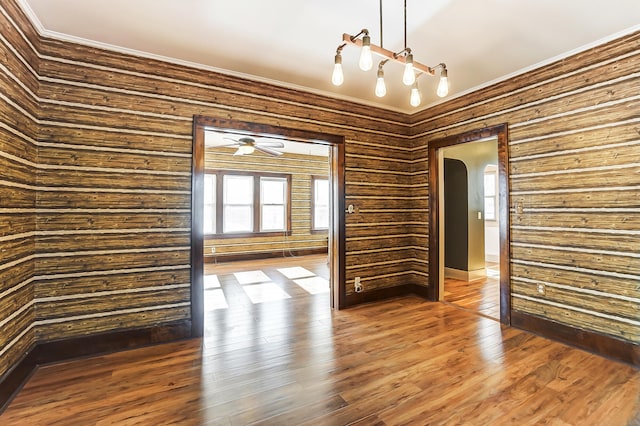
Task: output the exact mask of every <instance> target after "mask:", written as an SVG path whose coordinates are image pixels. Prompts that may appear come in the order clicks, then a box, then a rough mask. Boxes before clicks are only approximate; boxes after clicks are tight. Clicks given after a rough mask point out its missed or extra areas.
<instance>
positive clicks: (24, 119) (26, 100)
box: [0, 4, 38, 379]
mask: <svg viewBox="0 0 640 426" xmlns="http://www.w3.org/2000/svg"><path fill="white" fill-rule="evenodd" d="M16 25H20V26H21V29H22V33H18V32H17V31H15V30H14V28H15V26H16ZM34 45H37V37H36V33H35V32H34V31H33V29H32V28H31V26H30V25H29V23H28V21H27V20H26V18H25V17H24V16H23V14H22V13H21V11H20V10H19V9H18V8H17V7H16V6H15V4H8V5H6V6H4V5H3V6H2V7H0V379H1V378H2V377H3V375H4V374H5V373H7V372H8V371H9V369H10V368H11V367H12V366H13V365H15V364H16V362H18V361H19V360H20V359H21V358H22V356H23V355H24V354H25V353H26V352H27V351H28V350H29V349H30V348H31V347H32V346H33V345H34V343H35V323H34V321H35V307H34V299H33V293H34V284H33V282H34V272H35V260H34V257H35V253H36V251H35V238H36V234H35V229H36V190H37V186H36V162H37V147H36V137H37V120H38V74H37V69H38V68H37V67H38V60H37V56H36V55H35V54H34V52H33V46H34Z"/></svg>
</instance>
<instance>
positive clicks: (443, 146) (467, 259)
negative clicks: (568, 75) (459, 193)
mask: <svg viewBox="0 0 640 426" xmlns="http://www.w3.org/2000/svg"><path fill="white" fill-rule="evenodd" d="M496 139H497V164H495V163H494V164H493V165H494V166H495V173H494V175H493V176H494V177H495V179H496V183H497V186H496V187H495V190H496V191H495V194H494V203H493V204H492V203H491V200H489V199H488V197H489V195H487V199H485V196H484V190H483V189H480V190H478V191H476V192H475V194H473V196H470V197H467V196H466V194H465V196H464V197H462V198H463V199H462V200H460V199H458V200H453V201H451V202H452V203H454V204H455V203H456V202H457V203H462V204H461V205H460V206H458V207H455V206H454V208H450V211H451V210H452V211H453V215H454V216H453V217H452V218H451V219H449V220H456V219H455V216H456V214H457V216H459V217H460V218H459V219H460V220H462V221H463V224H464V225H465V227H466V230H465V229H463V231H464V232H460V233H459V234H461V235H463V236H462V237H460V236H459V235H458V237H460V238H461V240H460V242H455V241H453V240H454V239H455V238H454V237H456V235H455V234H454V235H447V231H446V230H445V224H446V223H447V220H446V218H445V216H444V215H445V200H444V197H445V194H447V192H452V191H451V190H449V191H446V190H445V187H444V185H445V178H444V173H445V166H444V165H445V153H446V152H447V151H448V153H449V154H448V155H446V156H447V157H449V158H450V160H449V162H448V164H449V165H450V170H457V172H456V173H458V174H459V176H462V177H461V178H459V179H458V180H464V182H465V184H469V185H474V184H475V185H478V186H481V185H484V183H485V172H486V171H487V170H491V168H489V169H487V168H486V166H487V165H488V164H490V163H491V162H490V161H481V160H479V157H481V155H480V154H477V155H471V156H470V157H469V159H468V160H467V162H468V163H469V164H474V163H478V164H475V165H474V166H472V167H471V169H472V170H474V172H473V173H475V174H477V175H478V176H476V177H475V178H474V179H467V176H466V174H465V173H467V171H466V167H465V166H464V162H463V161H462V160H463V159H464V155H463V153H465V152H468V151H472V150H473V149H472V147H478V146H481V145H480V144H478V143H480V142H481V141H491V140H494V141H495V140H496ZM507 141H508V136H507V125H506V124H502V125H499V126H495V127H491V128H486V129H482V130H478V131H472V132H468V133H464V134H461V135H456V136H451V137H447V138H445V139H441V140H437V141H434V142H430V143H429V207H430V217H429V248H430V250H429V298H430V300H433V301H440V300H443V299H444V296H445V291H444V282H445V275H446V274H445V271H446V272H447V273H451V271H456V270H457V268H456V266H459V265H463V267H461V276H459V277H458V278H459V279H460V281H461V282H469V281H473V280H474V279H478V278H481V277H480V274H481V275H482V276H483V277H485V279H486V280H490V279H491V277H488V276H487V275H488V273H489V274H490V273H491V271H487V269H486V266H485V265H486V260H487V257H486V256H485V232H486V230H485V226H484V224H485V219H486V214H487V213H489V215H490V217H492V218H493V219H495V220H494V221H495V222H496V225H497V228H498V239H499V250H498V255H497V256H495V257H494V258H493V259H494V260H496V261H497V262H495V263H496V265H495V268H493V271H494V272H495V274H496V275H498V274H499V280H498V279H495V278H494V281H495V284H496V286H495V288H496V289H497V290H498V291H497V292H496V295H495V296H497V299H498V300H499V318H500V322H502V323H504V324H510V322H511V300H510V285H509V222H508V219H509V208H508V199H509V197H508V154H507ZM474 143H476V145H474ZM494 143H495V142H494ZM490 145H491V143H487V147H489V146H490ZM465 155H466V154H465ZM476 172H477V173H476ZM460 173H461V174H460ZM453 179H454V180H455V178H453ZM464 192H466V190H465V191H464ZM489 194H490V193H489ZM475 195H478V196H477V197H475ZM447 197H448V198H450V199H451V194H449V195H447ZM454 198H455V197H454ZM458 198H460V197H458ZM464 203H470V204H471V205H469V204H464ZM451 206H453V204H450V207H451ZM492 206H493V207H494V211H493V212H492V211H491V207H492ZM461 210H463V211H462V212H461ZM451 229H456V228H455V227H453V228H451ZM458 229H459V228H458ZM474 234H475V237H474ZM447 238H449V239H451V240H452V241H449V248H451V247H455V248H456V249H455V250H449V252H451V251H453V252H455V253H456V254H461V256H458V257H459V258H457V259H453V261H452V260H449V261H448V262H449V265H450V266H449V268H448V269H445V268H446V266H445V259H446V255H447V253H446V251H445V250H446V248H445V247H446V245H447V244H445V239H447ZM474 245H475V246H476V247H477V249H474V248H473V246H474ZM449 254H450V255H451V253H449ZM452 266H453V267H452ZM490 269H491V268H490ZM463 275H464V276H463Z"/></svg>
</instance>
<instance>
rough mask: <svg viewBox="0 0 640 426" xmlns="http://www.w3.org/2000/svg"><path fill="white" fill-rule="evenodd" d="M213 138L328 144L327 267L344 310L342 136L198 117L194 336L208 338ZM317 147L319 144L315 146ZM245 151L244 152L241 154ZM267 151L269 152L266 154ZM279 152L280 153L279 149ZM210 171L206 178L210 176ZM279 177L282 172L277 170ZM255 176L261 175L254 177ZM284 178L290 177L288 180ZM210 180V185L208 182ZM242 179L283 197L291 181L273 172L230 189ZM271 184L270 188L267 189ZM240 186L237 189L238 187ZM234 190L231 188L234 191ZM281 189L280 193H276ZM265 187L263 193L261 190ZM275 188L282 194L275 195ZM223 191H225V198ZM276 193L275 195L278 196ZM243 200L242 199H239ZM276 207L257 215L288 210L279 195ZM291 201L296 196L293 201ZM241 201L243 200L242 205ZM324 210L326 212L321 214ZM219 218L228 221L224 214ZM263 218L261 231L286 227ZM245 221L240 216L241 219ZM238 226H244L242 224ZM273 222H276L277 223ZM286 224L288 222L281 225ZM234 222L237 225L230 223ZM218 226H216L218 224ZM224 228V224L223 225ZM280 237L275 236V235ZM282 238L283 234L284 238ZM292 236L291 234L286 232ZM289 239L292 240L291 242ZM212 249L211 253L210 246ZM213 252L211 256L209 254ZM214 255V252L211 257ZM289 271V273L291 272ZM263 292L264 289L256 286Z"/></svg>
mask: <svg viewBox="0 0 640 426" xmlns="http://www.w3.org/2000/svg"><path fill="white" fill-rule="evenodd" d="M211 133H220V134H224V135H226V136H227V137H229V138H230V139H232V140H236V141H237V140H244V139H245V138H254V139H258V140H269V141H282V142H283V143H287V144H296V145H300V144H304V145H306V146H308V147H312V146H319V145H322V146H324V147H325V148H326V150H328V153H329V155H328V157H329V171H328V176H326V177H325V179H326V180H328V181H329V192H330V193H331V196H330V199H331V204H330V206H329V207H330V208H329V209H328V215H329V227H328V230H327V235H328V256H327V257H326V259H327V265H328V269H329V278H330V279H329V282H330V297H329V299H330V304H331V307H332V308H336V309H340V308H342V307H344V305H345V296H346V290H345V287H344V282H345V280H344V276H345V267H344V264H345V262H344V252H345V249H344V241H345V239H344V226H345V225H344V138H343V137H342V136H338V135H331V134H324V133H318V132H312V131H304V130H298V129H291V128H285V127H281V126H270V125H259V124H255V123H248V122H243V121H238V120H227V119H216V118H211V117H202V116H196V117H194V138H193V156H192V158H193V160H192V164H193V170H192V175H193V182H192V188H193V190H192V225H191V229H192V250H191V264H192V277H191V279H192V284H191V312H192V335H193V336H202V335H203V333H204V287H205V283H204V281H205V279H204V269H205V267H204V266H205V265H204V254H205V253H204V247H205V238H204V237H205V233H204V228H205V225H206V224H207V222H206V221H205V217H204V211H205V208H206V206H207V205H206V203H205V187H206V186H207V184H208V186H209V187H210V186H211V182H209V181H212V180H214V179H215V178H212V177H211V176H210V175H209V171H206V170H205V136H206V135H207V134H208V135H211ZM312 144H313V145H312ZM278 145H282V144H281V143H279V142H271V146H278ZM266 150H267V151H271V153H272V154H273V155H279V153H273V151H274V149H272V148H267V149H266ZM239 151H240V150H239ZM260 151H264V149H260ZM276 151H277V150H276ZM205 171H206V173H205ZM277 171H278V172H279V171H280V170H277ZM254 174H255V173H254ZM283 176H284V175H283ZM223 177H225V176H222V177H220V179H219V180H220V182H219V184H220V186H222V180H223V179H222V178H223ZM207 178H208V179H209V180H206V179H207ZM232 179H235V180H238V182H236V184H243V182H240V181H244V180H247V184H249V183H250V182H249V181H250V180H252V179H254V180H256V181H257V183H256V184H255V185H254V187H255V188H258V189H257V190H255V191H253V193H254V194H256V196H257V194H258V193H259V192H260V191H262V190H265V188H270V187H273V188H271V190H270V193H271V192H273V194H276V193H280V192H282V190H281V188H280V187H282V188H286V187H287V186H289V188H290V187H291V186H290V184H291V182H289V184H287V182H286V179H285V178H283V177H282V176H275V175H274V174H273V173H270V174H269V176H267V175H265V176H258V175H256V176H252V177H250V178H248V177H247V176H241V175H237V173H236V175H234V176H229V178H228V180H229V184H231V183H232V182H231V180H232ZM267 184H268V185H267ZM236 186H237V185H236ZM229 187H231V186H229ZM276 187H277V188H276ZM260 188H262V189H260ZM275 189H278V190H277V191H275ZM222 193H223V192H222V191H221V192H220V194H222ZM273 194H272V195H273ZM235 198H237V197H235ZM268 198H270V199H271V201H269V203H270V205H269V206H267V207H265V205H264V204H263V203H259V205H260V206H261V207H259V208H256V209H255V210H256V211H261V210H262V209H264V208H268V209H270V210H273V211H276V210H278V208H281V209H282V206H278V203H280V202H279V201H278V202H276V201H274V199H275V198H278V197H274V196H269V197H268ZM288 198H289V199H290V195H289V196H288ZM238 202H239V201H238ZM291 203H296V200H295V199H294V200H291ZM233 208H234V209H235V211H236V213H238V212H240V210H242V206H234V207H233ZM218 210H220V208H218ZM319 211H320V210H319ZM218 213H219V214H218V218H220V217H222V216H221V213H220V212H218ZM260 214H261V213H258V214H257V215H256V218H257V219H256V226H257V227H258V228H256V229H260V230H261V231H263V230H264V226H265V224H266V226H268V228H269V229H272V230H273V229H274V227H277V226H281V224H278V223H276V222H278V221H274V220H273V219H274V218H276V217H278V216H277V215H275V216H274V215H273V214H270V215H268V217H267V219H269V220H270V222H269V223H268V224H267V223H266V222H264V223H263V222H261V220H262V219H261V218H260V217H259V216H260ZM238 217H239V216H237V215H236V216H235V219H238ZM235 221H236V222H238V223H237V224H235V222H234V226H235V225H238V226H240V222H239V221H238V220H235ZM286 221H287V222H289V223H290V221H291V215H290V213H289V214H287V218H286ZM271 222H273V223H271ZM280 222H282V218H281V220H280ZM229 223H231V222H229ZM214 226H215V224H214ZM217 226H218V228H220V227H221V226H222V225H221V224H218V225H217ZM287 227H288V228H289V232H290V230H291V228H290V225H287ZM272 233H274V232H272ZM281 234H282V233H281ZM284 235H286V232H285V233H284ZM285 238H286V237H285ZM207 248H209V250H211V248H210V247H207ZM207 253H208V252H207ZM208 254H209V255H211V253H208ZM285 269H286V268H285ZM255 287H256V288H257V287H260V286H255Z"/></svg>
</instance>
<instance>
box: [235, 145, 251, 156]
mask: <svg viewBox="0 0 640 426" xmlns="http://www.w3.org/2000/svg"><path fill="white" fill-rule="evenodd" d="M255 150H256V149H255V148H254V147H253V145H240V146H239V147H238V150H237V151H236V152H235V153H234V154H233V155H246V154H253V151H255Z"/></svg>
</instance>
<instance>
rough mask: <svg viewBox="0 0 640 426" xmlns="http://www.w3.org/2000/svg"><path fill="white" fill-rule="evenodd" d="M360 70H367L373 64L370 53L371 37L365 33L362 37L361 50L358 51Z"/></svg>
mask: <svg viewBox="0 0 640 426" xmlns="http://www.w3.org/2000/svg"><path fill="white" fill-rule="evenodd" d="M358 65H359V66H360V69H361V70H362V71H369V70H370V69H371V67H372V66H373V56H372V55H371V37H369V35H368V34H365V35H364V36H363V37H362V51H361V52H360V61H359V62H358Z"/></svg>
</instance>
